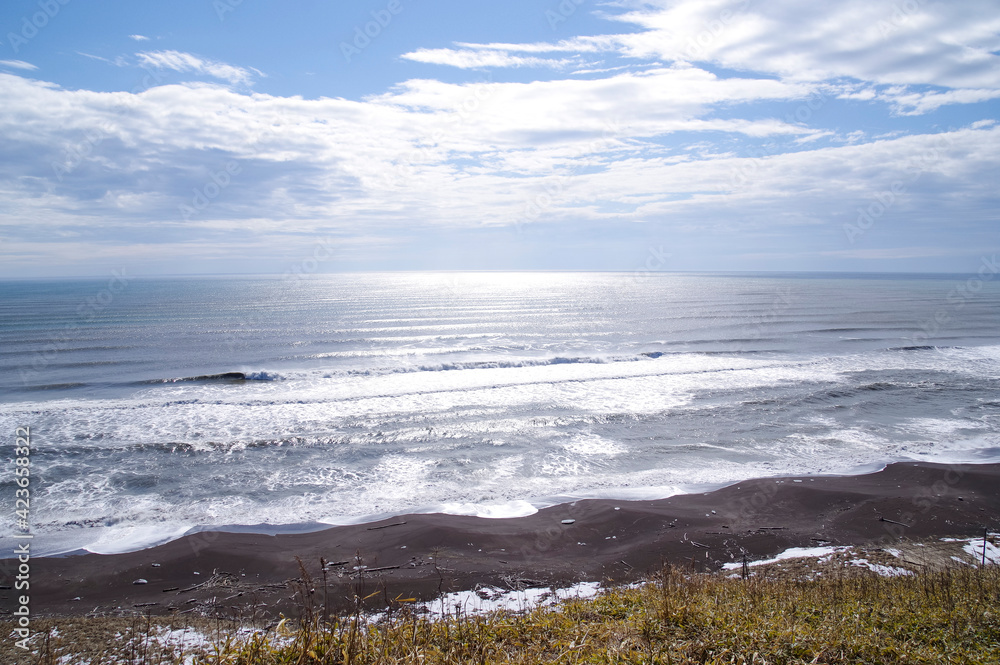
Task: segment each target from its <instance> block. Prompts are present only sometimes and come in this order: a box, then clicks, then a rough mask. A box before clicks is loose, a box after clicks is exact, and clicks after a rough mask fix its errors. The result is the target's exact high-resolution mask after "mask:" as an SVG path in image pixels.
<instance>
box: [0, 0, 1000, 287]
mask: <svg viewBox="0 0 1000 665" xmlns="http://www.w3.org/2000/svg"><path fill="white" fill-rule="evenodd" d="M998 111H1000V6H998V5H997V4H996V3H995V0H982V1H980V0H967V1H959V2H942V1H937V0H891V1H887V0H863V1H860V0H847V1H845V2H838V3H820V2H802V1H801V0H798V1H792V0H769V1H768V2H766V3H764V2H758V1H754V0H722V1H720V0H699V1H696V2H695V1H673V0H655V1H652V2H639V1H632V0H619V1H615V2H594V1H591V0H562V1H561V2H560V1H558V0H556V1H537V2H529V1H527V0H516V1H507V2H498V1H492V2H479V3H470V2H457V1H444V2H442V1H436V2H430V1H429V0H376V1H364V2H351V3H346V2H324V1H321V0H300V1H298V2H284V3H279V2H274V1H271V2H268V1H265V0H242V1H240V0H180V1H177V2H173V3H169V4H168V3H159V2H157V3H154V2H136V1H130V2H124V1H105V2H101V3H93V2H82V1H81V0H47V1H46V0H41V1H39V0H34V1H21V0H10V1H8V2H6V3H4V5H3V6H2V8H0V136H2V137H3V141H2V142H0V277H26V276H64V275H107V274H110V273H111V271H112V270H119V269H122V268H125V269H126V270H128V271H129V272H131V273H132V274H137V275H138V274H173V273H234V272H235V273H256V272H262V273H282V272H286V271H288V270H296V269H305V270H307V271H312V270H315V271H319V272H332V271H341V270H410V269H563V270H637V269H653V270H767V271H769V270H841V271H943V272H974V271H975V270H977V269H978V267H979V266H980V264H981V261H982V259H983V257H991V256H992V255H993V254H994V253H995V252H996V251H997V250H998V249H1000V233H998V230H1000V229H998V219H1000V218H998V213H1000V205H998V203H1000V200H998V199H1000V194H998V192H1000V187H998V184H1000V125H998V124H997V116H998ZM303 266H304V268H303Z"/></svg>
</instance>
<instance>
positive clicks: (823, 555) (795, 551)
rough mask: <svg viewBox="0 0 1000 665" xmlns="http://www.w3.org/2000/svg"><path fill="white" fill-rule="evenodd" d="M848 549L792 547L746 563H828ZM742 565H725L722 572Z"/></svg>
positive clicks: (740, 563)
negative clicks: (805, 561) (796, 560)
mask: <svg viewBox="0 0 1000 665" xmlns="http://www.w3.org/2000/svg"><path fill="white" fill-rule="evenodd" d="M850 549H851V548H850V547H845V546H841V547H832V546H826V547H792V548H791V549H787V550H785V551H784V552H782V553H781V554H779V555H777V556H775V557H772V558H770V559H761V560H759V561H748V562H747V565H749V566H764V565H767V564H769V563H777V562H778V561H786V560H788V559H818V560H819V563H823V562H825V561H829V560H830V557H832V556H833V555H834V554H837V553H838V552H846V551H848V550H850ZM742 567H743V563H742V562H738V563H727V564H724V565H723V566H722V569H723V570H736V569H738V568H742Z"/></svg>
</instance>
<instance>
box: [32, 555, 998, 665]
mask: <svg viewBox="0 0 1000 665" xmlns="http://www.w3.org/2000/svg"><path fill="white" fill-rule="evenodd" d="M312 586H313V585H312V584H311V581H310V580H308V579H306V580H305V584H304V585H303V587H302V590H301V594H300V599H301V608H302V617H301V619H300V621H299V622H298V623H297V624H296V625H295V626H294V627H290V625H289V623H288V622H282V623H281V624H280V625H276V626H271V627H269V628H266V629H263V630H258V631H256V632H243V633H239V632H238V631H237V630H236V628H235V626H223V625H221V624H215V626H214V628H213V626H212V625H211V624H207V625H206V626H203V627H202V630H203V634H205V635H209V636H210V639H211V642H212V646H210V647H208V648H207V649H206V650H205V651H204V652H203V653H202V654H201V655H199V656H195V657H191V656H188V660H187V661H186V662H190V663H204V664H212V665H216V664H218V665H222V664H231V665H244V664H245V665H251V664H253V665H257V664H264V665H269V664H274V665H278V664H283V665H284V664H288V665H291V664H304V663H338V664H348V663H350V664H358V665H361V664H365V665H368V664H372V665H374V664H378V663H386V664H388V663H414V664H417V663H419V664H423V665H427V664H431V663H449V664H450V663H456V664H457V663H463V664H465V663H480V664H486V663H548V662H559V663H755V664H756V663H970V664H971V663H997V662H1000V567H998V566H987V567H986V568H983V569H977V568H971V567H959V568H952V569H949V570H942V571H936V572H926V573H923V574H919V575H914V576H902V577H892V578H883V577H878V576H876V575H874V574H871V573H868V572H865V571H863V570H859V569H857V568H854V569H850V568H846V567H845V568H843V569H842V572H841V574H838V575H829V574H827V575H824V576H821V577H820V578H818V579H813V580H808V581H803V580H796V579H790V578H788V577H787V576H784V575H782V576H779V577H768V576H765V575H756V576H754V577H751V578H749V579H746V580H744V579H738V578H736V579H734V578H729V577H725V576H723V575H718V574H716V575H693V574H688V573H685V572H684V571H680V570H678V569H675V568H667V569H665V570H664V571H662V573H661V574H660V575H659V576H658V578H657V579H656V580H653V583H652V584H649V585H646V586H643V587H640V588H635V589H617V590H609V591H607V592H606V593H604V594H602V595H600V596H598V597H597V598H594V599H590V600H574V601H568V602H565V603H562V604H561V605H559V606H557V607H554V608H543V609H537V610H534V611H531V612H528V613H524V614H514V613H507V612H497V613H494V614H491V615H487V616H467V615H457V616H452V617H450V618H448V619H446V620H440V621H430V620H428V619H426V618H422V617H420V616H418V615H416V614H415V613H413V612H409V611H408V610H407V606H406V603H395V604H394V605H395V607H396V610H395V611H394V612H392V613H390V614H389V616H388V617H383V618H382V619H381V620H380V621H378V622H375V623H372V622H370V621H367V620H366V617H365V616H364V615H363V614H361V613H360V612H357V613H355V614H354V615H352V616H347V617H339V618H338V617H326V616H324V611H323V607H322V606H323V603H322V597H321V594H318V593H317V594H309V593H308V592H307V591H306V589H308V588H311V587H312ZM158 626H159V624H157V623H156V622H154V621H153V620H148V619H133V620H132V622H131V628H130V629H128V628H127V631H126V632H128V631H129V630H130V631H131V632H130V633H129V634H128V635H123V634H122V630H121V628H118V629H117V633H118V637H117V638H114V639H112V635H111V631H114V630H116V629H113V628H111V624H108V625H107V626H106V627H105V629H104V632H103V636H95V637H94V639H93V640H92V641H91V643H92V644H97V645H99V646H103V647H104V650H103V651H101V650H100V649H98V650H93V649H91V650H89V652H88V653H86V654H85V653H82V652H81V650H79V649H77V650H76V651H75V652H74V653H76V654H77V656H78V657H77V659H62V660H60V659H58V658H57V656H58V654H60V653H65V652H63V651H61V650H60V649H58V648H55V646H53V645H52V644H50V646H49V648H48V649H45V648H43V649H42V650H41V651H40V653H36V655H35V656H34V657H33V658H32V659H31V660H30V661H29V660H24V659H21V660H19V661H17V662H33V663H42V664H47V663H56V662H61V663H63V664H67V663H75V662H80V663H101V664H110V663H130V664H131V663H136V664H138V663H143V664H145V663H157V664H160V663H175V662H177V663H179V662H185V660H184V657H183V656H182V655H181V654H180V652H178V651H176V650H174V651H171V650H170V649H168V648H161V647H160V646H158V645H159V644H160V643H159V642H157V641H156V640H155V639H152V638H151V637H150V636H151V635H153V634H156V633H157V631H160V634H162V631H163V630H164V629H163V628H161V627H158ZM59 627H60V628H59V630H60V632H61V633H63V634H66V633H67V631H69V630H70V627H69V626H68V624H67V622H65V621H63V622H59ZM91 629H92V630H97V628H96V627H94V626H92V627H91ZM99 632H100V631H99ZM213 632H214V636H213ZM77 646H78V647H79V646H80V645H77Z"/></svg>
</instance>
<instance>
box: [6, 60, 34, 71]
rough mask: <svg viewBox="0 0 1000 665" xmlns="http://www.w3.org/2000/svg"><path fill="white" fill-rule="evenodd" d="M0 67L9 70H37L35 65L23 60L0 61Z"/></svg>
mask: <svg viewBox="0 0 1000 665" xmlns="http://www.w3.org/2000/svg"><path fill="white" fill-rule="evenodd" d="M0 67H8V68H10V69H24V70H27V71H34V70H36V69H38V67H36V66H35V65H33V64H31V63H30V62H25V61H24V60H0Z"/></svg>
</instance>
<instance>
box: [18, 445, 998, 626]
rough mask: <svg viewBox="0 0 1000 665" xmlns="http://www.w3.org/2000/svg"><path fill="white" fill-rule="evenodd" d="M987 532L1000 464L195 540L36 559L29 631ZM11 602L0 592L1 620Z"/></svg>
mask: <svg viewBox="0 0 1000 665" xmlns="http://www.w3.org/2000/svg"><path fill="white" fill-rule="evenodd" d="M570 520H572V522H571V523H570ZM984 527H986V528H989V529H991V530H996V529H997V528H998V527H1000V465H992V464H990V465H955V466H945V465H935V464H915V463H899V464H893V465H890V466H889V467H887V468H886V469H884V470H883V471H880V472H878V473H873V474H867V475H861V476H838V477H810V476H804V477H801V478H780V479H774V478H771V479H761V480H752V481H747V482H742V483H739V484H736V485H732V486H729V487H726V488H723V489H720V490H717V491H714V492H708V493H704V494H686V495H680V496H675V497H672V498H669V499H663V500H657V501H614V500H603V499H602V500H581V501H576V502H574V503H568V504H563V505H558V506H553V507H551V508H546V509H543V510H540V511H539V512H538V513H536V514H534V515H531V516H528V517H519V518H512V519H500V520H495V519H484V518H478V517H463V516H453V515H440V514H435V515H405V516H400V517H396V518H391V519H387V520H383V521H381V522H376V523H370V524H360V525H351V526H340V527H333V528H330V529H326V530H323V531H316V532H311V533H304V534H284V535H260V534H252V533H218V532H206V533H199V534H193V535H190V536H185V537H184V538H181V539H179V540H175V541H173V542H170V543H167V544H165V545H161V546H159V547H154V548H151V549H147V550H142V551H139V552H132V553H128V554H116V555H98V554H86V555H81V556H69V557H62V558H42V559H33V560H32V561H31V590H30V596H31V607H32V613H33V614H35V615H36V616H37V615H50V616H60V615H63V616H65V615H85V614H96V615H103V614H121V613H129V612H137V613H138V612H141V613H151V614H157V615H158V614H173V613H181V612H188V613H199V614H201V613H219V614H222V615H225V616H235V617H247V616H251V615H257V616H260V615H261V614H264V615H271V616H274V615H276V614H277V612H278V611H284V612H285V613H286V614H287V613H288V612H290V611H291V612H293V613H294V611H295V608H296V607H297V606H298V601H297V600H296V599H295V598H294V596H295V595H296V593H297V592H298V591H299V590H300V588H301V586H302V585H301V584H300V583H299V581H300V580H302V579H304V578H303V575H302V572H301V569H300V568H299V564H298V561H301V562H302V564H303V566H304V567H305V570H306V572H307V574H308V576H310V577H311V578H312V582H311V584H307V585H306V586H307V587H308V588H312V589H315V590H316V592H315V593H314V594H313V596H312V597H313V598H314V599H318V602H319V603H320V604H322V603H323V602H324V600H323V598H324V595H325V602H326V603H327V604H328V605H329V607H330V609H331V610H333V609H338V610H343V609H347V608H350V607H353V606H354V602H355V597H365V596H369V594H374V595H373V596H371V597H370V598H368V600H367V601H365V602H364V606H365V607H366V608H371V609H376V608H379V607H383V606H384V605H385V602H386V600H391V599H393V598H414V597H415V598H418V599H421V600H429V599H431V598H433V597H435V596H436V595H437V594H438V593H439V592H448V591H458V590H465V589H473V588H476V586H477V585H486V586H499V587H503V588H508V587H509V588H517V587H525V586H548V585H552V584H555V585H560V586H561V585H566V584H571V583H574V582H580V581H602V582H609V583H614V582H627V581H633V580H636V579H640V578H642V577H644V576H646V575H647V574H649V573H652V572H654V571H655V570H657V569H659V568H660V567H661V566H662V565H663V564H664V563H668V562H669V563H674V564H684V565H687V566H690V567H693V568H694V569H696V570H717V569H719V568H720V567H721V566H722V565H723V564H725V563H729V562H732V561H740V560H741V559H742V558H743V557H744V555H745V556H748V557H749V558H750V559H751V560H753V559H760V558H766V557H769V556H772V555H774V554H777V553H779V552H781V551H783V550H785V549H787V548H789V547H803V546H817V545H823V544H831V545H864V546H870V547H879V546H891V545H892V544H893V543H896V542H899V540H900V539H912V540H921V539H924V540H926V539H932V538H940V537H946V536H956V537H959V536H965V537H968V536H976V535H982V533H983V528H984ZM321 558H322V559H323V560H324V561H326V562H328V564H330V565H328V566H327V571H326V581H325V583H324V580H323V573H322V572H321V566H320V560H321ZM154 564H158V565H154ZM361 566H364V567H365V568H360V567H361ZM356 567H358V568H356ZM195 573H199V574H195ZM137 580H145V581H146V583H144V584H135V582H136V581H137ZM324 584H325V589H326V592H325V594H324ZM307 593H308V589H307ZM14 594H15V592H14V591H13V590H10V589H4V590H0V600H2V601H3V602H2V607H4V608H10V607H12V606H13V599H14V597H15V596H14ZM8 612H9V610H8Z"/></svg>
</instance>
